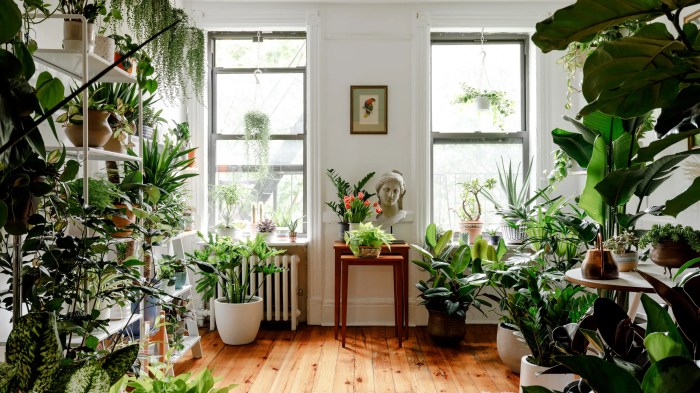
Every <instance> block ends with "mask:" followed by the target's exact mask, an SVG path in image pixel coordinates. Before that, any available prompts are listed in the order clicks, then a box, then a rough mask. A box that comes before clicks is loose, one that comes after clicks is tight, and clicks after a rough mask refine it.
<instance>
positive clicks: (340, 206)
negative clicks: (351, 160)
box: [326, 169, 374, 223]
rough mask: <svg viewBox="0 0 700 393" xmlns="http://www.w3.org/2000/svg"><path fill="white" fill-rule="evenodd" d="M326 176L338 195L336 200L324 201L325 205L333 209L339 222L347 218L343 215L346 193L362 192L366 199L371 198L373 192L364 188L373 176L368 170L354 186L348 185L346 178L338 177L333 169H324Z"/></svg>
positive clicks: (355, 193)
mask: <svg viewBox="0 0 700 393" xmlns="http://www.w3.org/2000/svg"><path fill="white" fill-rule="evenodd" d="M326 176H328V178H329V179H330V180H331V182H332V183H333V185H334V186H335V190H336V195H337V197H338V201H331V202H326V205H328V207H330V208H331V209H333V211H334V212H335V214H337V215H338V218H339V219H340V221H341V222H344V223H347V222H348V221H347V218H346V217H345V201H344V199H343V198H345V196H347V195H357V194H358V193H360V192H362V193H363V194H364V195H365V197H366V198H367V199H369V198H371V197H372V196H373V195H374V194H372V193H370V192H368V191H367V190H365V189H364V187H365V184H367V182H368V181H369V180H370V179H371V178H372V176H374V172H370V173H368V174H367V175H365V177H363V178H362V179H360V181H358V182H357V183H356V184H355V185H354V186H352V187H351V186H350V183H348V182H347V181H346V180H343V178H342V177H340V174H338V172H336V171H335V169H326Z"/></svg>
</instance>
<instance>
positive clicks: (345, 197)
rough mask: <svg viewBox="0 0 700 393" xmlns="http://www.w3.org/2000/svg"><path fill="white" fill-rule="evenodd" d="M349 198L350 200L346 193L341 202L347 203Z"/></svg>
mask: <svg viewBox="0 0 700 393" xmlns="http://www.w3.org/2000/svg"><path fill="white" fill-rule="evenodd" d="M349 200H350V197H349V196H347V195H346V196H344V197H343V202H345V203H347V202H348V201H349Z"/></svg>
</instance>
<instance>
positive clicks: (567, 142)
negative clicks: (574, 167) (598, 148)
mask: <svg viewBox="0 0 700 393" xmlns="http://www.w3.org/2000/svg"><path fill="white" fill-rule="evenodd" d="M552 140H553V141H554V143H556V144H557V145H558V146H559V147H560V148H561V149H562V150H563V151H564V153H566V154H567V155H568V156H569V157H571V158H572V159H574V160H575V161H576V163H578V164H579V166H581V168H586V167H587V166H588V163H589V162H590V160H591V155H592V154H593V145H592V144H591V143H589V142H587V141H586V139H585V138H584V137H583V135H581V134H577V133H573V132H569V131H566V130H562V129H560V128H555V129H554V130H552Z"/></svg>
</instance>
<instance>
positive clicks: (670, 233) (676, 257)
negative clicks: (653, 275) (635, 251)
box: [639, 224, 700, 274]
mask: <svg viewBox="0 0 700 393" xmlns="http://www.w3.org/2000/svg"><path fill="white" fill-rule="evenodd" d="M647 246H651V250H650V251H649V257H650V258H651V260H652V261H653V262H654V263H655V264H657V265H659V266H663V267H664V272H665V271H666V269H668V271H669V274H671V269H673V268H674V267H675V268H678V267H681V266H683V264H684V263H686V262H688V261H690V260H691V259H693V258H696V257H697V256H698V253H699V252H700V231H697V230H695V229H693V228H692V227H690V226H686V227H684V226H682V225H673V224H666V225H663V226H662V225H658V224H654V225H652V226H651V229H650V230H649V231H647V232H646V233H645V234H644V235H642V237H641V238H640V239H639V247H641V248H645V247H647Z"/></svg>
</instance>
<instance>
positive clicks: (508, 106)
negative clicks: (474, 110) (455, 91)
mask: <svg viewBox="0 0 700 393" xmlns="http://www.w3.org/2000/svg"><path fill="white" fill-rule="evenodd" d="M462 91H463V92H462V94H460V95H458V96H457V97H456V98H455V100H454V103H460V104H466V103H469V102H472V101H474V100H475V99H476V98H477V97H484V98H485V99H486V100H488V102H489V104H490V105H491V107H492V108H493V110H494V112H493V120H494V124H495V125H496V126H498V128H500V129H501V131H503V130H504V128H503V119H504V118H506V117H508V116H510V115H512V114H513V113H515V108H514V106H515V103H514V102H513V100H511V99H509V98H508V97H507V96H506V92H504V91H501V90H488V89H477V88H475V87H472V86H469V85H467V84H466V83H462Z"/></svg>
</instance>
